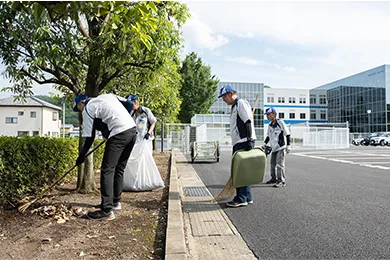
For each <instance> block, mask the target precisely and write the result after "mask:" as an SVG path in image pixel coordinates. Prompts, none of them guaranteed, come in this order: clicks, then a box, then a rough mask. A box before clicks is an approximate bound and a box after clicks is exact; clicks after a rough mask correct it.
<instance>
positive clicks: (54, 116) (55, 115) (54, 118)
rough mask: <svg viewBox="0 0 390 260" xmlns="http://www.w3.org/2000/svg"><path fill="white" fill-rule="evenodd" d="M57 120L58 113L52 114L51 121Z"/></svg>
mask: <svg viewBox="0 0 390 260" xmlns="http://www.w3.org/2000/svg"><path fill="white" fill-rule="evenodd" d="M57 119H58V113H57V112H53V121H57Z"/></svg>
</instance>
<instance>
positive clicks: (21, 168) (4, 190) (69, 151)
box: [0, 136, 104, 204]
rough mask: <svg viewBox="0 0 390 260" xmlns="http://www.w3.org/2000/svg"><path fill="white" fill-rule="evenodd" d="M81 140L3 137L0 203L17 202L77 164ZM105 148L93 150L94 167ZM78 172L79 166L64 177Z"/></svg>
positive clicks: (97, 165) (98, 162)
mask: <svg viewBox="0 0 390 260" xmlns="http://www.w3.org/2000/svg"><path fill="white" fill-rule="evenodd" d="M78 142H79V140H78V138H48V137H29V136H25V137H22V138H17V137H8V136H2V137H0V204H5V203H6V202H10V203H15V202H16V201H18V200H19V199H20V198H22V197H23V196H25V195H27V194H36V193H37V192H39V191H40V190H42V188H44V187H47V186H48V185H50V184H52V183H53V182H54V181H55V180H57V179H58V178H59V177H60V176H61V175H63V174H64V173H65V172H66V171H67V170H69V169H70V168H71V167H72V166H73V165H74V163H75V161H76V158H77V156H78ZM99 142H101V140H96V141H95V144H97V143H99ZM103 146H104V145H103ZM103 151H104V149H103V147H100V148H99V149H98V150H97V151H96V152H95V153H94V158H95V159H94V165H95V168H98V167H100V165H101V160H102V158H103ZM75 176H77V169H75V170H73V171H72V172H71V173H70V174H69V175H68V176H67V178H65V180H66V179H69V178H72V177H75Z"/></svg>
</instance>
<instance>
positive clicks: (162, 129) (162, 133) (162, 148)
mask: <svg viewBox="0 0 390 260" xmlns="http://www.w3.org/2000/svg"><path fill="white" fill-rule="evenodd" d="M161 152H164V118H163V119H162V122H161Z"/></svg>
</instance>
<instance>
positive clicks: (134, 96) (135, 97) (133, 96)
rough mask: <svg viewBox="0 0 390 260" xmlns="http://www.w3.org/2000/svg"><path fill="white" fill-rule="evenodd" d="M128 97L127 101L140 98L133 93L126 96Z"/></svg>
mask: <svg viewBox="0 0 390 260" xmlns="http://www.w3.org/2000/svg"><path fill="white" fill-rule="evenodd" d="M126 99H127V101H134V100H138V98H137V96H136V95H133V94H130V95H127V96H126Z"/></svg>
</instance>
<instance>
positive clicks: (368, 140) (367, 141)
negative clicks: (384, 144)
mask: <svg viewBox="0 0 390 260" xmlns="http://www.w3.org/2000/svg"><path fill="white" fill-rule="evenodd" d="M380 135H381V133H372V134H370V135H368V136H366V137H364V138H363V140H361V141H360V145H365V146H368V145H370V144H371V139H372V138H374V137H377V136H380Z"/></svg>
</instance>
